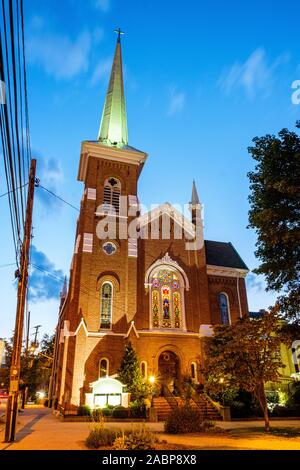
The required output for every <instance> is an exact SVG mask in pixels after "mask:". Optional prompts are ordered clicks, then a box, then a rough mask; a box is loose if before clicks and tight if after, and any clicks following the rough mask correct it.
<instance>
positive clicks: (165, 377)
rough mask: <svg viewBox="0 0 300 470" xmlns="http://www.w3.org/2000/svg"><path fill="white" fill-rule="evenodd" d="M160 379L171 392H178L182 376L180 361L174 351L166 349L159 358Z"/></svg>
mask: <svg viewBox="0 0 300 470" xmlns="http://www.w3.org/2000/svg"><path fill="white" fill-rule="evenodd" d="M158 374H159V381H160V383H161V384H162V385H166V386H167V387H168V389H169V390H170V392H172V393H175V394H176V393H177V387H178V383H179V376H180V362H179V358H178V356H177V355H176V354H175V353H174V352H173V351H164V352H162V353H161V355H160V356H159V359H158Z"/></svg>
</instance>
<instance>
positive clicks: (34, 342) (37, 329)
mask: <svg viewBox="0 0 300 470" xmlns="http://www.w3.org/2000/svg"><path fill="white" fill-rule="evenodd" d="M41 327H42V325H36V326H34V327H33V329H34V330H35V333H33V334H34V341H33V344H34V346H35V347H36V348H37V347H38V341H37V336H38V332H39V329H40V328H41Z"/></svg>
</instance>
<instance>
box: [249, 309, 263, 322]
mask: <svg viewBox="0 0 300 470" xmlns="http://www.w3.org/2000/svg"><path fill="white" fill-rule="evenodd" d="M265 313H266V311H265V310H263V309H261V310H259V311H258V312H249V317H250V318H251V319H252V320H256V319H258V318H262V317H263V316H264V314H265Z"/></svg>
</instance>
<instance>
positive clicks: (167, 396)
mask: <svg viewBox="0 0 300 470" xmlns="http://www.w3.org/2000/svg"><path fill="white" fill-rule="evenodd" d="M162 394H163V396H164V397H165V399H166V400H167V402H168V403H169V405H170V407H171V408H172V410H173V409H174V408H178V401H177V400H176V398H175V397H174V395H173V394H172V392H171V390H170V389H169V388H168V387H167V385H165V384H163V385H162Z"/></svg>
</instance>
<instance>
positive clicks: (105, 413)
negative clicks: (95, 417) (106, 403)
mask: <svg viewBox="0 0 300 470" xmlns="http://www.w3.org/2000/svg"><path fill="white" fill-rule="evenodd" d="M101 411H102V415H103V416H111V415H112V409H111V408H102V410H101Z"/></svg>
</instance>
